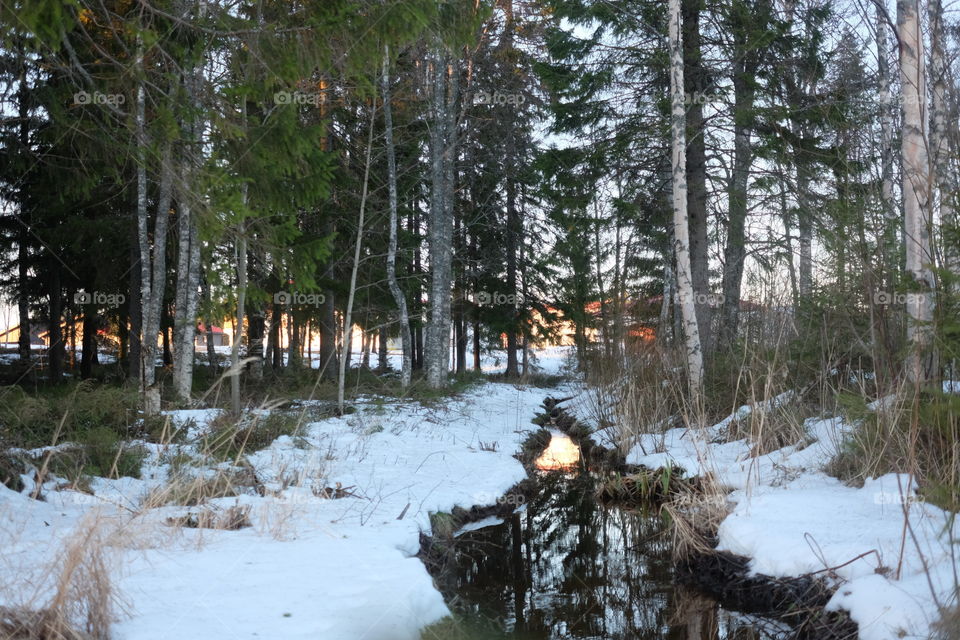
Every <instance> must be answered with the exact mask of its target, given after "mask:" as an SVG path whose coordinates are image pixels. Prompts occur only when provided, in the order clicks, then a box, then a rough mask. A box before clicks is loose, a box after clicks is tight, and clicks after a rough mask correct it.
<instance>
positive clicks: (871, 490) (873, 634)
mask: <svg viewBox="0 0 960 640" xmlns="http://www.w3.org/2000/svg"><path fill="white" fill-rule="evenodd" d="M784 401H789V396H788V395H785V396H780V397H778V398H775V399H773V400H772V401H770V402H771V403H774V404H776V403H779V402H784ZM750 411H751V407H741V408H740V409H738V410H737V411H736V412H735V414H734V415H732V416H730V417H728V418H726V419H725V420H723V421H721V422H720V423H718V424H717V425H714V426H711V427H708V428H705V429H702V430H700V431H694V430H691V431H688V430H686V429H671V430H669V431H667V432H665V433H662V434H645V435H643V436H642V437H641V438H640V439H639V441H638V442H637V443H636V445H635V446H634V447H633V448H632V449H631V451H630V452H629V454H628V456H627V460H628V462H630V463H633V464H643V465H646V466H648V467H651V468H656V467H659V466H663V465H664V464H667V463H668V462H669V463H671V464H674V465H677V466H680V467H683V468H684V469H686V470H687V472H688V473H689V474H690V475H702V474H704V473H707V472H710V473H713V474H714V477H716V478H717V479H718V481H719V482H720V484H721V485H724V486H726V487H727V488H729V489H733V492H732V493H731V494H730V496H729V499H730V501H732V502H733V503H735V506H734V508H733V511H732V512H731V513H730V515H728V516H727V518H726V519H725V520H724V521H723V523H722V524H721V525H720V530H719V549H721V550H726V551H731V552H733V553H736V554H740V555H743V556H747V557H749V558H751V559H752V561H751V569H752V570H753V571H755V572H757V573H762V574H766V575H770V576H776V577H786V576H801V575H805V574H812V573H816V574H817V575H822V576H831V579H833V580H835V581H836V583H837V584H839V585H840V588H839V589H838V591H837V592H836V594H835V595H834V597H833V599H832V601H831V602H830V605H829V608H831V609H844V610H847V611H849V612H850V615H851V618H852V619H853V620H854V621H855V622H857V623H858V625H859V628H860V638H861V640H893V639H896V638H918V639H919V638H924V639H925V638H929V637H930V632H931V628H930V627H931V624H932V623H933V622H935V621H936V620H937V619H939V617H940V616H939V611H938V608H939V605H944V606H950V605H956V604H957V601H956V597H957V581H956V580H957V575H958V573H960V565H958V559H957V557H956V555H955V554H956V552H957V551H958V549H957V547H956V543H957V541H958V539H960V524H958V523H957V522H956V521H955V519H954V517H953V516H952V515H951V514H949V513H947V512H945V511H943V510H941V509H939V508H937V507H935V506H933V505H931V504H926V503H924V502H922V501H920V499H919V498H918V497H917V496H916V493H915V492H914V490H913V487H912V485H911V480H910V478H909V477H908V476H905V475H893V474H891V475H887V476H883V477H881V478H877V479H874V480H872V481H869V482H867V483H865V485H864V486H863V487H862V488H854V487H849V486H846V485H844V484H843V483H842V482H840V481H839V480H837V479H835V478H832V477H828V476H827V475H825V474H824V473H823V472H822V469H823V467H824V465H825V464H826V463H827V462H828V461H829V460H830V458H831V457H833V455H834V454H835V453H836V451H837V447H838V446H839V443H841V442H842V439H843V435H844V433H845V432H847V431H848V430H849V429H850V428H851V426H850V425H848V424H845V423H844V422H843V421H842V420H840V419H838V418H827V419H817V418H813V419H809V420H807V421H806V422H805V424H804V427H805V430H806V433H807V436H808V437H807V439H806V446H789V447H785V448H783V449H779V450H777V451H774V452H772V453H769V454H766V455H761V456H755V457H752V456H751V449H752V446H751V444H750V443H749V442H748V441H747V440H745V439H744V440H736V441H733V442H727V441H726V440H727V438H726V437H725V435H726V430H727V427H728V426H729V424H730V423H731V422H732V421H733V420H735V419H742V418H745V417H746V416H747V414H749V413H750Z"/></svg>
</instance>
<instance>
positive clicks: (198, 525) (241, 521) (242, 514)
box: [167, 504, 253, 531]
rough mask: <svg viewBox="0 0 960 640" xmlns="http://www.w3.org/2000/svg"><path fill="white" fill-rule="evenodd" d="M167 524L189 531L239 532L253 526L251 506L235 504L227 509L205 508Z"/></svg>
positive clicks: (176, 518)
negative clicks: (216, 530)
mask: <svg viewBox="0 0 960 640" xmlns="http://www.w3.org/2000/svg"><path fill="white" fill-rule="evenodd" d="M167 524H170V525H173V526H177V527H186V528H188V529H219V530H221V531H237V530H239V529H245V528H247V527H250V526H253V525H252V524H251V522H250V505H240V504H235V505H232V506H230V507H227V508H226V509H220V508H217V507H209V506H208V507H204V508H202V509H200V510H198V511H196V512H190V513H188V514H187V515H185V516H179V517H175V518H167Z"/></svg>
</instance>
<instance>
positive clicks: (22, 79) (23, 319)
mask: <svg viewBox="0 0 960 640" xmlns="http://www.w3.org/2000/svg"><path fill="white" fill-rule="evenodd" d="M20 59H21V61H22V64H21V67H20V74H19V83H20V88H19V91H18V92H17V106H18V111H19V112H18V117H19V120H20V127H19V129H20V130H19V138H20V148H21V152H22V153H24V154H26V153H27V152H28V151H29V144H30V110H29V105H28V103H27V97H28V96H27V92H28V89H27V69H26V59H27V58H26V55H25V54H24V53H23V52H22V51H21V52H20ZM24 200H26V194H25V193H22V194H21V196H20V227H19V228H18V229H17V293H18V295H17V318H18V321H19V331H20V335H19V336H18V339H17V353H18V354H19V356H20V364H21V365H22V366H23V369H24V371H29V370H30V365H31V359H32V357H33V356H32V353H31V351H30V298H29V296H28V292H29V291H30V285H29V282H28V281H29V277H30V265H29V261H30V218H31V215H30V211H29V209H28V208H26V207H24V206H23V203H24Z"/></svg>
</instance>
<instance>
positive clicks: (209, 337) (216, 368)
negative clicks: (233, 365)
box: [203, 277, 220, 375]
mask: <svg viewBox="0 0 960 640" xmlns="http://www.w3.org/2000/svg"><path fill="white" fill-rule="evenodd" d="M203 299H204V301H205V302H206V305H207V317H206V319H205V321H204V325H205V326H204V328H205V329H206V331H205V333H206V342H207V361H208V363H209V365H210V372H211V373H213V375H217V374H218V373H220V363H219V359H218V358H217V350H216V349H215V348H214V344H213V317H212V314H211V313H210V311H209V309H210V282H209V280H207V278H206V277H204V279H203Z"/></svg>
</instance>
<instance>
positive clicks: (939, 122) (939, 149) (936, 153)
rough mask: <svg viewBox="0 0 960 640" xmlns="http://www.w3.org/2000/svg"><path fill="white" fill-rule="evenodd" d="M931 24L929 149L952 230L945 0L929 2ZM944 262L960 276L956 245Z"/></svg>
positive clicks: (947, 249)
mask: <svg viewBox="0 0 960 640" xmlns="http://www.w3.org/2000/svg"><path fill="white" fill-rule="evenodd" d="M928 13H929V16H930V18H929V22H930V75H931V76H932V77H931V85H932V88H933V90H932V92H931V93H932V95H933V101H932V105H931V109H930V147H931V149H932V152H933V174H934V179H933V181H932V183H933V184H934V185H936V187H937V195H938V196H939V197H938V203H939V205H940V210H939V220H940V224H941V225H942V226H943V227H944V228H946V229H949V230H952V231H956V229H957V212H956V210H955V208H954V205H955V202H956V197H957V190H956V183H955V182H954V180H953V174H952V172H951V167H950V161H951V158H952V157H953V151H954V149H953V146H954V145H953V144H952V142H953V138H954V137H955V136H956V128H957V125H956V122H953V127H952V128H951V126H950V124H949V123H950V105H949V99H948V95H949V93H950V91H949V85H950V83H952V82H953V77H952V76H951V70H950V65H949V64H948V59H947V53H946V38H947V33H946V26H945V24H944V19H943V3H942V0H929V5H928ZM943 253H944V262H945V266H946V267H947V269H948V270H949V271H950V272H951V273H952V274H953V275H955V276H960V252H958V250H957V247H956V244H955V243H953V242H945V243H944V251H943Z"/></svg>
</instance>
